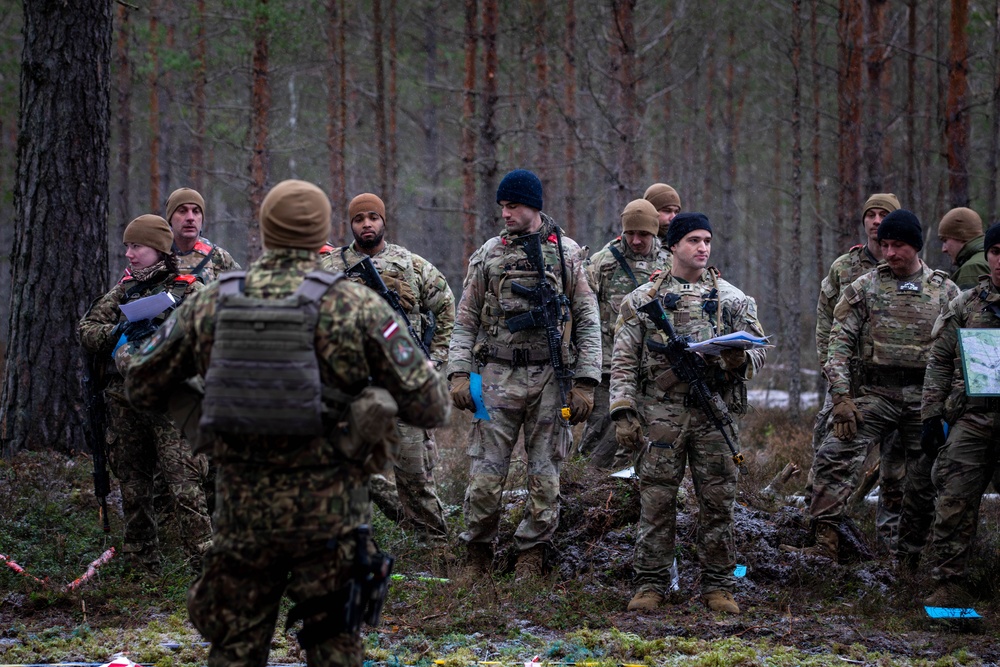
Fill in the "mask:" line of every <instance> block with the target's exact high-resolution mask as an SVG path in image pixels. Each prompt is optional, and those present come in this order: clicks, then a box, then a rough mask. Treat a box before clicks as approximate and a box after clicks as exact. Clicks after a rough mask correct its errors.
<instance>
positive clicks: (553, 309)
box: [507, 232, 573, 422]
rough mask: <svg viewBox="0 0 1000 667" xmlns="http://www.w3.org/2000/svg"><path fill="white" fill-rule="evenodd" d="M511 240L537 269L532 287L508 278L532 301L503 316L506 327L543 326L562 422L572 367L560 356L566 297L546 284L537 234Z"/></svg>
mask: <svg viewBox="0 0 1000 667" xmlns="http://www.w3.org/2000/svg"><path fill="white" fill-rule="evenodd" d="M513 242H514V243H517V244H519V245H520V246H522V247H523V248H524V254H525V255H527V257H528V261H529V262H530V263H531V266H532V268H534V269H535V270H537V271H538V285H537V286H536V287H534V288H529V287H525V286H524V285H520V284H518V283H515V282H511V284H510V287H511V290H512V291H513V292H514V294H517V295H518V296H524V297H527V298H528V300H529V301H531V302H532V303H534V304H535V306H534V308H532V309H531V310H529V311H528V312H526V313H521V314H520V315H515V316H514V317H511V318H509V319H508V320H507V330H508V331H510V332H511V333H516V332H518V331H522V330H524V329H537V328H544V329H545V339H546V341H547V342H548V346H549V361H550V362H551V363H552V370H553V371H554V372H555V377H556V385H557V386H558V387H559V402H560V404H561V406H562V408H561V409H560V410H559V415H560V416H561V417H562V419H563V421H564V422H566V421H568V420H569V417H570V409H569V392H570V389H572V388H573V371H572V370H570V369H568V368H566V365H565V364H564V363H563V358H562V343H563V333H562V326H563V324H565V323H566V322H568V321H569V299H568V298H567V297H566V295H565V294H559V293H557V292H556V290H555V288H554V287H552V285H551V284H549V281H548V279H547V278H546V277H545V258H544V257H543V256H542V240H541V234H540V233H539V232H535V233H534V234H525V235H523V236H520V237H518V238H516V239H513Z"/></svg>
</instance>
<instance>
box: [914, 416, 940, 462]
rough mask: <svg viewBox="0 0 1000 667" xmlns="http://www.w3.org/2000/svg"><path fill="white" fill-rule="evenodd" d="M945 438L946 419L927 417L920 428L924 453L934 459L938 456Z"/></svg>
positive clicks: (921, 445) (921, 446)
mask: <svg viewBox="0 0 1000 667" xmlns="http://www.w3.org/2000/svg"><path fill="white" fill-rule="evenodd" d="M945 440H946V436H945V434H944V419H942V418H941V417H931V418H930V419H925V420H924V423H923V426H922V427H921V429H920V449H922V450H924V454H925V455H926V456H927V457H928V458H930V459H932V460H933V459H935V458H937V455H938V451H939V450H940V449H941V446H942V445H944V441H945Z"/></svg>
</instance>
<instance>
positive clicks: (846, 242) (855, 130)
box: [837, 0, 863, 252]
mask: <svg viewBox="0 0 1000 667" xmlns="http://www.w3.org/2000/svg"><path fill="white" fill-rule="evenodd" d="M862 23H863V22H862V14H861V0H840V17H839V20H838V22H837V37H838V48H837V50H838V59H837V60H838V63H837V68H838V74H837V118H838V122H839V125H840V128H839V129H840V133H839V137H838V145H837V178H838V181H839V187H838V192H837V250H838V252H844V251H846V250H847V248H849V247H850V246H852V245H854V240H855V239H856V237H857V234H858V225H859V224H860V222H861V218H860V211H859V210H858V209H859V208H861V200H860V195H859V191H858V185H859V183H860V179H859V176H860V174H859V167H858V155H859V154H860V149H861V130H860V128H861V56H862V49H861V45H862Z"/></svg>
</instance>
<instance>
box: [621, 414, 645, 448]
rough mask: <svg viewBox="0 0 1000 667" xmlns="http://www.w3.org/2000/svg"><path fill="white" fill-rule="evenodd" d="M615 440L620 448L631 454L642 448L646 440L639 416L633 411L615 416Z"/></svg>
mask: <svg viewBox="0 0 1000 667" xmlns="http://www.w3.org/2000/svg"><path fill="white" fill-rule="evenodd" d="M615 440H617V441H618V444H619V446H621V447H624V448H625V449H627V450H628V451H630V452H637V451H639V450H640V449H641V448H642V445H643V444H644V443H645V438H644V436H643V434H642V424H641V423H640V422H639V415H637V414H636V413H635V412H633V411H632V410H625V411H624V412H620V413H618V414H617V415H615Z"/></svg>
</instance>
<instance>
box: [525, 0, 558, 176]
mask: <svg viewBox="0 0 1000 667" xmlns="http://www.w3.org/2000/svg"><path fill="white" fill-rule="evenodd" d="M531 6H532V10H533V12H532V14H533V17H532V23H533V24H534V32H535V56H534V64H535V77H536V78H535V85H536V86H537V87H538V88H537V94H536V95H535V99H534V102H535V137H536V139H535V157H534V165H535V170H536V171H537V172H538V176H539V178H540V179H541V181H542V183H555V180H556V179H555V178H554V174H553V173H552V157H551V155H550V150H551V148H550V146H549V106H550V105H551V100H550V96H549V58H548V51H547V43H548V37H547V35H546V34H545V27H546V17H545V6H546V2H545V0H532V2H531Z"/></svg>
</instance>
